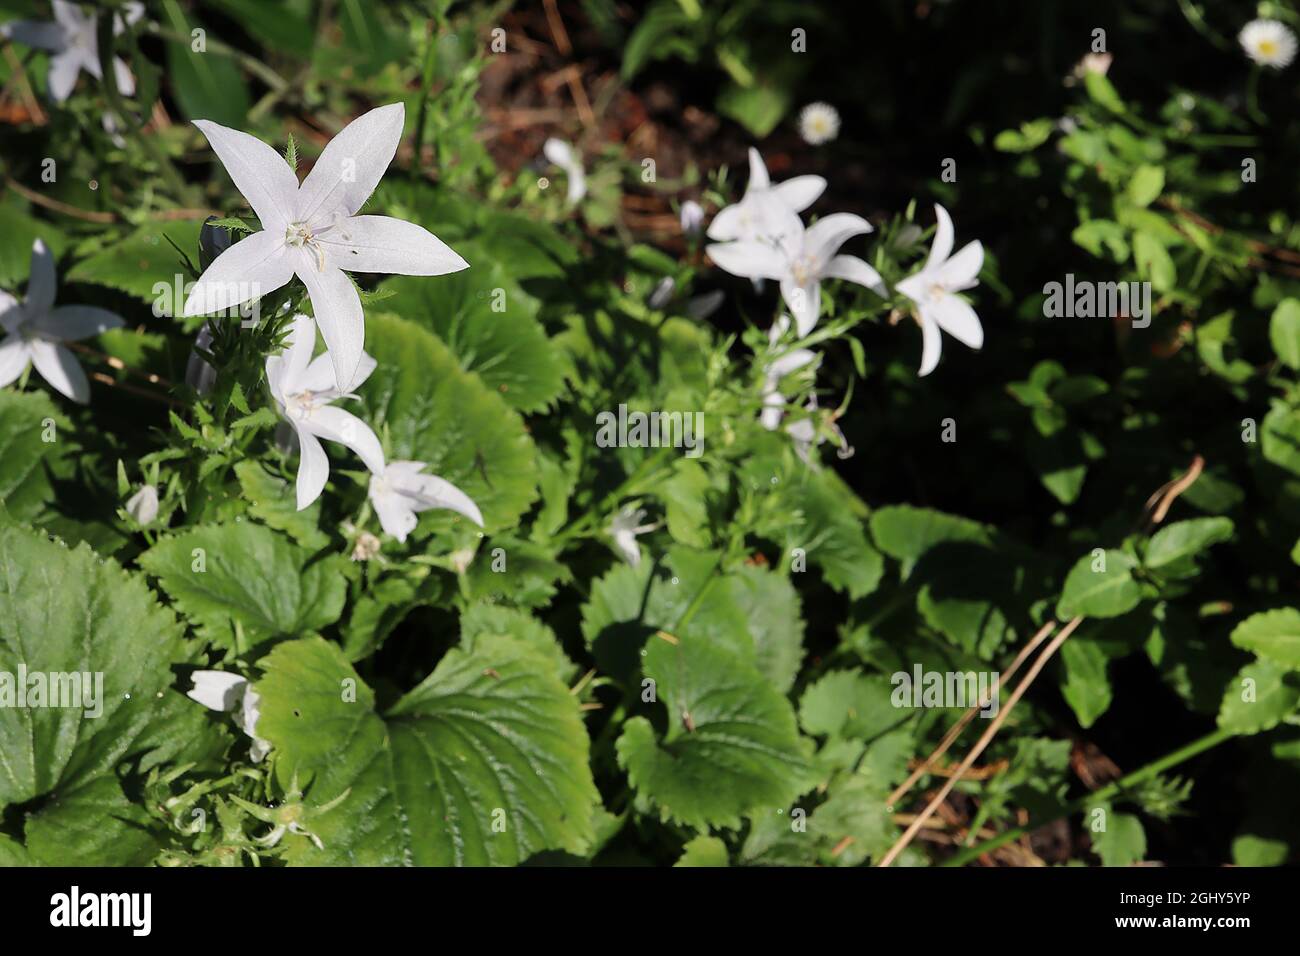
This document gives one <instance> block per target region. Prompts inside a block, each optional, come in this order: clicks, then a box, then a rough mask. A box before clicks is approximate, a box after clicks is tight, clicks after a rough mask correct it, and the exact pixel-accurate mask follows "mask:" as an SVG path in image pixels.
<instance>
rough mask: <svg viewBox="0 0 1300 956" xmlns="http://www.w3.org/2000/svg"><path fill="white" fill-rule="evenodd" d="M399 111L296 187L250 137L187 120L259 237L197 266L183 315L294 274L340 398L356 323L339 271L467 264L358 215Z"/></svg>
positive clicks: (437, 243)
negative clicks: (248, 210)
mask: <svg viewBox="0 0 1300 956" xmlns="http://www.w3.org/2000/svg"><path fill="white" fill-rule="evenodd" d="M405 115H406V114H405V109H404V108H403V106H402V104H401V103H393V104H391V105H389V106H381V107H379V108H378V109H373V110H371V111H370V112H369V113H366V114H364V115H363V116H360V117H358V118H357V119H355V120H353V121H352V122H351V123H349V124H348V125H347V126H346V127H344V129H343V131H342V132H340V133H339V134H338V135H337V136H335V137H334V138H333V139H332V140H330V142H329V144H328V145H327V146H326V147H325V150H324V152H322V153H321V156H320V159H318V160H317V161H316V165H315V166H313V167H312V170H311V172H310V173H308V174H307V178H306V179H304V180H303V181H302V184H301V185H299V184H298V178H297V176H295V175H294V173H293V170H292V169H290V168H289V164H288V163H286V162H285V161H284V158H283V157H282V156H280V154H279V153H277V152H276V151H275V150H274V149H272V148H271V147H270V146H268V145H266V144H265V143H263V142H262V141H261V140H259V139H257V138H256V137H253V136H249V135H248V134H247V133H241V132H239V131H238V130H233V129H227V128H226V127H224V126H219V125H218V124H216V123H213V122H210V121H208V120H195V122H194V125H195V126H197V127H198V128H199V129H200V130H202V131H203V135H204V136H206V137H207V138H208V142H209V143H211V144H212V148H213V149H214V150H215V151H216V154H217V157H218V158H219V159H220V160H221V162H222V165H224V166H225V167H226V171H227V172H228V173H229V174H230V178H231V179H232V180H234V183H235V186H236V188H237V189H238V190H239V191H240V192H241V193H242V194H243V196H244V199H246V200H247V201H248V204H249V205H250V206H251V207H252V208H253V211H254V212H255V213H257V217H258V218H259V219H260V220H261V222H262V231H261V232H255V233H253V234H252V235H250V236H247V237H245V238H244V239H241V240H240V241H239V242H237V243H235V244H234V245H232V246H231V247H230V248H229V249H227V250H226V251H225V252H223V253H222V254H221V255H220V256H218V257H217V258H216V260H215V261H214V262H213V263H212V265H210V266H208V268H207V269H206V270H204V272H203V275H202V276H200V277H199V281H198V282H197V283H195V286H194V290H193V291H192V292H191V293H190V295H189V297H188V299H187V300H186V302H185V310H184V314H185V315H208V314H210V313H212V312H218V311H222V310H225V309H230V308H233V307H235V306H239V305H242V304H243V303H245V302H248V301H250V300H252V299H256V298H260V297H261V296H264V295H267V294H268V293H271V292H274V291H275V290H276V289H279V288H280V287H281V286H283V285H285V284H286V283H288V282H289V281H290V280H292V279H293V277H294V276H297V277H298V278H299V279H301V280H302V282H303V285H305V286H306V287H307V294H308V296H310V298H311V304H312V311H313V312H314V313H315V316H316V325H317V326H318V327H319V328H320V331H321V335H322V336H324V338H325V344H326V346H327V347H328V348H329V354H330V356H331V358H332V360H333V363H334V384H335V385H336V386H337V388H338V391H339V392H340V393H344V392H349V391H351V390H352V389H354V388H356V387H357V385H358V384H359V383H358V382H357V381H356V376H357V373H358V369H359V368H360V366H361V356H362V348H363V345H364V341H365V320H364V317H363V315H362V312H361V298H360V296H359V295H358V294H357V290H356V287H355V286H354V285H353V284H352V280H351V279H350V278H349V277H348V275H347V273H348V272H381V273H395V274H398V275H422V276H424V275H429V276H432V275H444V274H446V273H448V272H458V271H459V270H461V269H464V268H466V267H467V266H468V265H469V263H467V262H466V261H465V260H464V259H462V258H461V257H460V256H459V255H457V254H456V253H455V252H453V251H452V250H451V249H450V248H448V247H447V245H446V244H445V243H444V242H443V241H442V240H440V239H438V238H437V237H436V236H434V235H433V234H432V233H430V232H429V231H428V230H427V229H425V228H424V227H422V226H417V225H415V224H414V223H410V222H404V221H403V220H401V219H393V218H391V217H389V216H358V215H357V212H358V211H359V210H360V209H361V207H362V205H363V204H364V203H365V201H366V200H367V199H369V198H370V194H371V193H372V192H374V190H375V187H376V186H377V185H378V184H379V180H380V177H382V176H383V175H384V171H385V170H386V169H388V164H389V163H390V162H392V159H393V156H394V154H396V152H397V144H398V141H399V140H400V139H401V138H402V124H403V122H404V119H405Z"/></svg>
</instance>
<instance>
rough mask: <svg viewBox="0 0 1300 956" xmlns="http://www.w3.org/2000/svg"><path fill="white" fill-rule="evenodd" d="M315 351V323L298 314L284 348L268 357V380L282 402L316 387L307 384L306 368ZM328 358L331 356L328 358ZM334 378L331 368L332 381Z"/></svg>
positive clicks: (307, 317) (268, 383)
mask: <svg viewBox="0 0 1300 956" xmlns="http://www.w3.org/2000/svg"><path fill="white" fill-rule="evenodd" d="M314 351H316V323H315V322H314V321H313V320H312V318H311V316H308V315H295V316H294V317H293V324H292V325H291V326H290V327H289V335H288V337H287V340H286V342H285V347H284V350H283V351H281V352H280V353H279V354H278V355H272V356H270V357H269V358H268V359H267V360H266V381H267V385H269V386H270V388H271V394H272V395H274V396H275V397H276V399H277V400H278V401H279V402H280V404H282V405H283V404H284V400H285V396H287V395H292V394H295V393H297V392H302V391H314V389H312V388H311V387H310V386H308V385H307V384H306V378H307V369H308V367H309V366H310V365H311V361H312V358H311V356H312V353H313V352H314ZM327 361H328V359H327ZM333 382H334V379H333V373H332V372H331V376H330V384H331V385H332V384H333Z"/></svg>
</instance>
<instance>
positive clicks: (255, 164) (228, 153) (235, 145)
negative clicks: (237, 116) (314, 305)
mask: <svg viewBox="0 0 1300 956" xmlns="http://www.w3.org/2000/svg"><path fill="white" fill-rule="evenodd" d="M194 125H195V126H197V127H198V128H199V129H200V130H202V132H203V135H204V136H206V137H207V138H208V142H209V143H211V144H212V149H213V151H214V152H215V153H216V154H217V158H218V159H220V160H221V165H223V166H225V167H226V172H227V173H229V174H230V178H231V180H232V181H233V182H234V184H235V188H236V189H238V190H239V192H240V193H241V194H242V195H243V197H244V199H246V200H247V201H248V204H249V205H250V206H251V207H253V212H255V213H257V218H258V219H260V220H261V221H262V228H263V229H265V230H266V231H267V232H269V233H274V234H275V235H276V236H277V237H278V238H280V239H281V240H283V238H284V231H285V227H286V226H288V224H289V223H290V222H293V221H294V218H293V212H294V198H295V196H296V195H297V193H298V179H297V177H296V176H294V174H293V170H292V169H290V168H289V164H288V163H286V162H285V161H284V157H283V156H281V155H280V154H279V153H277V152H276V151H275V150H273V149H272V148H271V147H270V146H268V145H266V143H264V142H262V141H261V140H260V139H258V138H257V137H256V136H249V135H248V134H247V133H242V132H240V131H239V130H236V129H229V128H227V127H225V126H221V125H220V124H218V123H214V122H212V121H211V120H195V121H194ZM249 238H252V237H249ZM243 241H244V242H247V241H248V240H247V239H245V240H243ZM238 245H240V243H236V244H235V246H238ZM235 246H231V248H232V249H233V248H235ZM213 265H216V263H213ZM267 291H270V290H269V289H268V290H267Z"/></svg>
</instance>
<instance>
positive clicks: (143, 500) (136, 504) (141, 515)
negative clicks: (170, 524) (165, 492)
mask: <svg viewBox="0 0 1300 956" xmlns="http://www.w3.org/2000/svg"><path fill="white" fill-rule="evenodd" d="M126 513H127V514H129V515H130V516H131V517H132V518H134V519H135V520H136V521H137V522H138V523H139V524H140V525H141V527H143V526H145V525H150V524H153V523H154V521H155V520H156V519H157V518H158V489H157V488H156V487H155V486H153V485H141V486H140V490H139V491H137V492H136V493H135V494H133V495H132V496H131V497H130V498H128V499H127V502H126Z"/></svg>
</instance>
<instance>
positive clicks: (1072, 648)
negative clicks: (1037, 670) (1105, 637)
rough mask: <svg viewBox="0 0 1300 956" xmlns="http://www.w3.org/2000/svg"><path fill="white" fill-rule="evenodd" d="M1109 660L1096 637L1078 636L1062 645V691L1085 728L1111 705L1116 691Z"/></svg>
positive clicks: (1081, 725)
mask: <svg viewBox="0 0 1300 956" xmlns="http://www.w3.org/2000/svg"><path fill="white" fill-rule="evenodd" d="M1106 664H1107V659H1106V652H1105V651H1104V650H1103V649H1102V647H1101V645H1100V644H1098V643H1097V642H1096V641H1090V640H1088V639H1087V638H1081V637H1075V638H1074V640H1071V641H1066V642H1065V643H1064V644H1062V645H1061V665H1062V666H1063V667H1064V669H1065V675H1064V676H1065V681H1064V682H1063V683H1062V685H1061V694H1062V696H1063V697H1065V701H1066V703H1068V704H1069V705H1070V709H1071V710H1073V711H1074V715H1075V716H1076V717H1078V718H1079V726H1080V727H1083V728H1084V729H1085V730H1086V729H1087V728H1089V727H1091V726H1092V725H1093V724H1095V723H1096V722H1097V718H1098V717H1100V716H1101V715H1102V714H1104V713H1106V711H1107V710H1108V709H1109V708H1110V702H1111V698H1112V696H1113V694H1112V691H1111V686H1110V678H1108V677H1107V676H1106Z"/></svg>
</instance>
